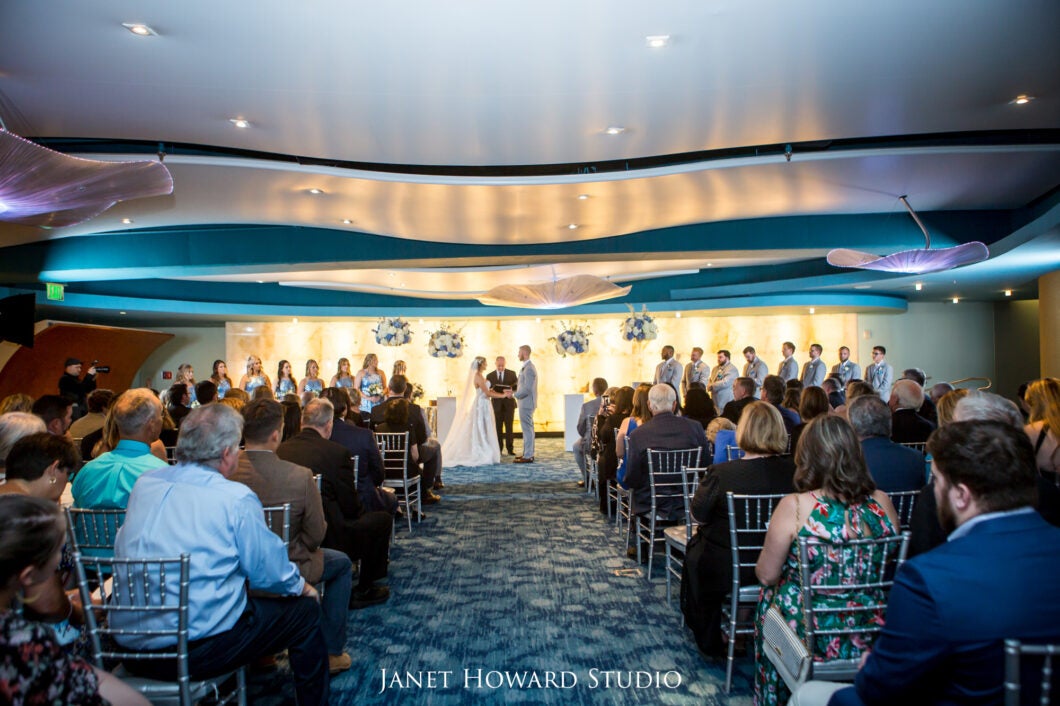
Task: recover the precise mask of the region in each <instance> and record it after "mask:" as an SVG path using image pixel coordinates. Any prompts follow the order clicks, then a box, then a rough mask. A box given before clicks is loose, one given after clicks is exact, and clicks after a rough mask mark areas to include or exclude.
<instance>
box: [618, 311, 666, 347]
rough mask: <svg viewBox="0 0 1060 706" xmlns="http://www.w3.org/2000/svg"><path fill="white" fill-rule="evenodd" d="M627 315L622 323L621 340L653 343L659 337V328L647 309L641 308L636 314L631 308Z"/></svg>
mask: <svg viewBox="0 0 1060 706" xmlns="http://www.w3.org/2000/svg"><path fill="white" fill-rule="evenodd" d="M629 314H630V315H629V316H628V317H626V320H625V321H623V322H622V338H624V339H626V340H627V341H654V340H655V339H656V338H658V337H659V327H658V326H656V325H655V319H653V318H652V317H651V314H649V313H648V307H646V306H645V307H642V308H641V310H640V313H639V314H638V313H637V312H635V311H633V307H632V306H631V307H629Z"/></svg>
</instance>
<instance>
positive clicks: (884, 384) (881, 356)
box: [865, 346, 894, 402]
mask: <svg viewBox="0 0 1060 706" xmlns="http://www.w3.org/2000/svg"><path fill="white" fill-rule="evenodd" d="M886 355H887V349H886V348H884V347H883V346H873V347H872V364H871V365H870V366H869V367H868V368H866V369H865V382H867V383H869V384H870V385H872V389H873V390H875V391H876V393H877V394H879V396H880V399H881V400H883V401H884V402H887V401H888V400H890V399H891V386H892V385H894V368H892V367H891V364H890V363H888V362H887V361H886V360H885V357H886Z"/></svg>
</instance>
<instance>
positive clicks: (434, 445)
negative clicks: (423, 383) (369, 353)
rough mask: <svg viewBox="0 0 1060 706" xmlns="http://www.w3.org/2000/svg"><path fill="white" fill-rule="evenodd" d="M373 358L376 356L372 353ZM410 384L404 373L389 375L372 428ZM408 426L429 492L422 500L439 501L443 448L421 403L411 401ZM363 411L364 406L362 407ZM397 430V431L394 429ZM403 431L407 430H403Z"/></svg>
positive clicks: (375, 409)
mask: <svg viewBox="0 0 1060 706" xmlns="http://www.w3.org/2000/svg"><path fill="white" fill-rule="evenodd" d="M373 357H374V356H373ZM407 387H408V380H407V379H406V378H405V376H404V375H395V376H394V377H392V378H390V382H389V383H387V397H386V399H385V400H384V401H383V402H382V403H381V404H376V405H374V406H373V407H372V412H371V420H372V428H373V429H375V428H377V427H378V426H379V425H380V424H381V423H382V422H383V416H384V415H385V414H386V405H387V404H389V403H391V402H393V401H396V400H399V399H403V398H404V397H405V390H406V388H407ZM406 404H407V405H408V408H409V412H408V417H409V421H408V425H409V443H410V444H413V443H414V444H416V446H417V456H418V457H419V460H418V463H419V464H420V466H421V468H422V469H423V488H424V490H425V491H426V492H424V494H423V499H424V500H427V499H428V498H433V500H432V501H431V502H437V501H438V499H439V498H438V496H437V495H435V494H434V492H433V488H434V487H435V485H436V484H437V482H438V479H439V478H441V476H442V449H441V445H440V444H439V443H438V440H437V439H432V438H431V437H430V436H429V435H428V434H427V425H426V423H425V422H424V421H423V420H424V416H423V410H421V409H420V407H419V405H416V404H413V403H412V402H408V401H407V400H406ZM361 411H364V408H363V407H362V408H361ZM395 431H398V430H395ZM400 431H404V429H401V430H400Z"/></svg>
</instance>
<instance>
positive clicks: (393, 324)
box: [372, 316, 412, 346]
mask: <svg viewBox="0 0 1060 706" xmlns="http://www.w3.org/2000/svg"><path fill="white" fill-rule="evenodd" d="M372 333H374V334H375V342H376V343H378V344H379V345H381V346H403V345H405V344H406V343H408V342H409V341H411V340H412V329H411V328H410V327H409V322H408V321H405V320H404V319H402V318H401V317H400V316H395V317H394V318H383V319H379V323H378V324H377V325H376V327H375V328H374V329H372Z"/></svg>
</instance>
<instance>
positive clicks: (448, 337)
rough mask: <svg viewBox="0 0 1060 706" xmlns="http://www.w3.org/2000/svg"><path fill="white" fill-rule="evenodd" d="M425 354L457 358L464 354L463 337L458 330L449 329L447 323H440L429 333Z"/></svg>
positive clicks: (435, 356)
mask: <svg viewBox="0 0 1060 706" xmlns="http://www.w3.org/2000/svg"><path fill="white" fill-rule="evenodd" d="M427 354H428V355H429V356H431V357H432V358H459V357H460V356H462V355H464V337H463V336H461V335H460V332H459V331H453V330H451V329H450V327H449V324H442V327H441V328H440V329H438V330H437V331H435V332H434V333H432V334H431V340H430V341H428V342H427Z"/></svg>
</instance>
